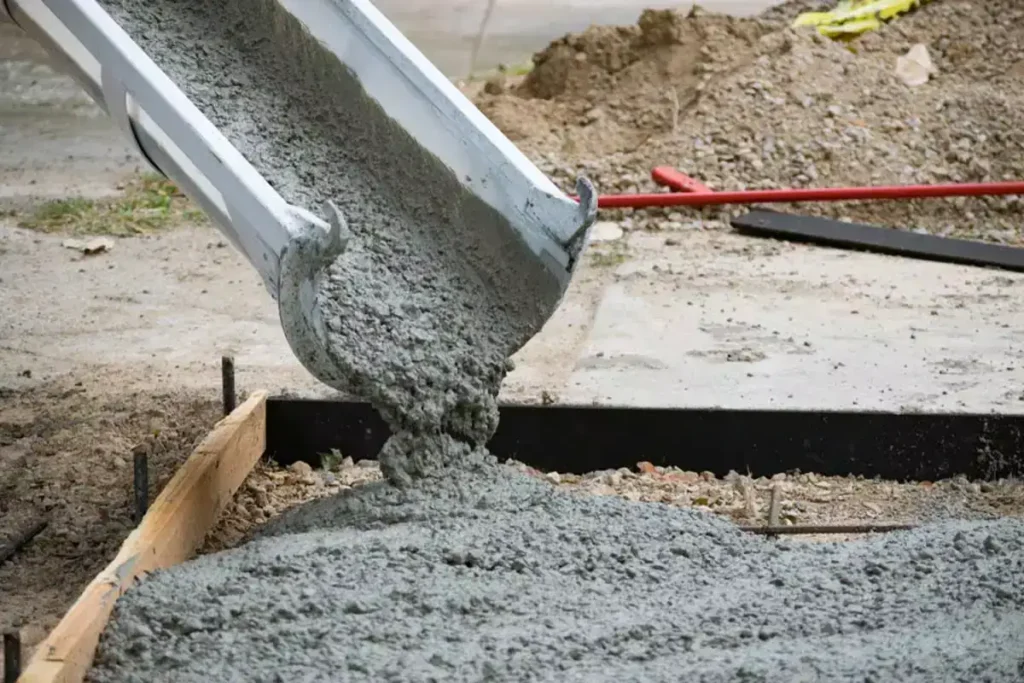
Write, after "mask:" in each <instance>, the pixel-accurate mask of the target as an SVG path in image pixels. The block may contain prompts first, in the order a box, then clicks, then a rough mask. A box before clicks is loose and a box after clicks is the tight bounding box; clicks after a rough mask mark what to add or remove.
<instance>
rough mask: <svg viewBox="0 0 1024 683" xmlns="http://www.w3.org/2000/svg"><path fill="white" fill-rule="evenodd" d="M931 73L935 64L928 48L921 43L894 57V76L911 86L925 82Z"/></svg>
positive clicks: (933, 71)
mask: <svg viewBox="0 0 1024 683" xmlns="http://www.w3.org/2000/svg"><path fill="white" fill-rule="evenodd" d="M933 73H935V65H934V64H933V63H932V58H931V55H929V54H928V48H927V47H925V46H924V45H922V44H921V43H918V44H917V45H914V46H913V47H912V48H910V50H908V51H907V54H905V55H902V56H900V57H897V58H896V77H897V78H899V79H900V80H901V81H903V83H904V84H906V85H907V86H909V87H911V88H915V87H917V86H919V85H924V84H925V83H927V82H928V79H929V78H931V75H932V74H933Z"/></svg>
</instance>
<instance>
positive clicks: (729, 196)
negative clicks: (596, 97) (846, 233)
mask: <svg viewBox="0 0 1024 683" xmlns="http://www.w3.org/2000/svg"><path fill="white" fill-rule="evenodd" d="M1011 194H1024V182H1022V181H1012V182H1004V183H950V184H946V185H894V186H879V187H822V188H809V189H788V190H741V191H737V192H667V193H660V194H619V195H604V196H599V197H598V198H597V205H598V207H600V208H603V209H613V208H634V209H639V208H643V207H649V206H710V205H717V204H774V203H787V202H839V201H850V200H865V199H923V198H928V197H982V196H998V195H1011Z"/></svg>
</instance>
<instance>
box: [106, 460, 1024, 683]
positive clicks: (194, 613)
mask: <svg viewBox="0 0 1024 683" xmlns="http://www.w3.org/2000/svg"><path fill="white" fill-rule="evenodd" d="M1022 572H1024V525H1022V523H1021V522H1020V521H1019V520H1003V521H996V522H983V523H981V522H949V523H945V524H943V525H940V526H933V527H930V528H926V529H921V530H919V531H915V532H912V533H910V532H908V533H893V534H889V535H884V536H878V537H876V538H872V539H870V540H866V541H859V542H851V543H845V544H799V543H797V544H792V545H789V544H786V543H778V544H776V543H773V542H771V541H766V540H762V539H760V538H757V537H753V536H750V535H746V534H744V533H743V532H740V531H738V530H737V529H736V528H735V527H733V526H732V525H731V524H729V523H728V522H725V521H723V520H721V519H719V518H716V517H713V516H710V515H706V514H700V513H696V512H693V511H689V510H681V509H676V508H669V507H666V506H662V505H658V504H644V503H630V502H627V501H624V500H621V499H618V498H600V497H574V496H572V495H569V494H566V493H563V492H559V491H558V490H556V489H554V488H553V487H550V486H548V485H546V484H545V483H544V482H541V481H538V480H536V479H530V478H527V477H526V476H524V475H521V474H518V473H515V472H513V471H511V470H509V469H507V468H505V467H495V466H490V465H486V464H481V465H478V466H477V468H476V469H475V470H470V469H466V470H462V471H458V472H449V473H447V474H446V475H445V476H444V477H443V478H437V479H427V480H423V481H421V482H419V483H418V484H417V485H415V486H413V487H412V488H410V489H408V490H406V491H401V490H399V489H396V488H394V487H391V486H388V485H386V484H371V485H368V486H366V487H363V488H359V489H353V490H351V491H348V492H345V493H344V494H342V495H339V496H336V497H334V498H329V499H324V500H320V501H316V502H314V503H311V504H308V505H306V506H305V507H302V508H299V509H297V510H294V511H293V513H292V514H290V515H286V516H285V517H283V518H281V519H280V520H278V522H277V523H274V524H272V526H271V527H270V528H269V529H267V530H266V533H265V534H264V537H263V538H259V539H257V540H255V541H253V542H251V543H249V544H248V545H246V546H244V547H242V548H238V549H235V550H231V551H227V552H223V553H219V554H217V555H210V556H205V557H201V558H199V559H197V560H195V561H193V562H190V563H188V564H185V565H182V566H179V567H176V568H174V569H173V570H170V571H165V572H161V573H158V574H155V575H153V576H151V577H150V578H148V579H147V580H146V581H145V582H143V583H142V584H141V585H140V586H139V587H138V588H136V589H134V590H132V591H131V592H129V593H128V594H127V595H126V596H124V597H123V598H122V599H121V601H120V602H119V603H118V606H117V608H116V611H115V616H114V620H113V623H112V625H111V626H110V627H109V628H108V630H107V632H106V634H105V635H104V637H103V640H102V643H101V649H100V654H99V658H98V661H97V664H96V666H95V668H94V669H93V672H92V675H91V676H92V680H94V681H97V682H98V683H113V682H115V681H172V680H173V681H211V680H214V681H282V680H287V681H296V680H297V681H319V680H324V681H326V680H335V681H430V680H435V681H527V680H530V681H552V682H556V681H557V682H559V683H561V682H564V681H608V682H612V681H651V682H655V681H779V682H780V683H781V682H783V681H784V682H787V683H788V682H791V681H812V680H813V681H816V680H823V681H851V682H852V681H856V682H857V683H863V682H864V681H905V682H906V681H944V682H947V681H971V682H974V681H980V680H985V681H996V682H998V681H1018V680H1020V676H1021V671H1022V670H1024V584H1022V583H1021V581H1020V577H1021V576H1022V575H1024V574H1022Z"/></svg>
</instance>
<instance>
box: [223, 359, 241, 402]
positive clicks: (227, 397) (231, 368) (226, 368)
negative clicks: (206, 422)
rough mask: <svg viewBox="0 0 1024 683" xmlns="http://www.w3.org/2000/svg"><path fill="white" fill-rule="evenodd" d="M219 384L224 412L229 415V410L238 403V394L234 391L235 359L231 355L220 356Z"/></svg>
mask: <svg viewBox="0 0 1024 683" xmlns="http://www.w3.org/2000/svg"><path fill="white" fill-rule="evenodd" d="M220 385H221V392H222V394H223V402H224V414H225V415H230V414H231V411H233V410H234V409H235V406H237V405H238V395H237V394H236V393H235V359H234V358H232V357H231V356H221V359H220Z"/></svg>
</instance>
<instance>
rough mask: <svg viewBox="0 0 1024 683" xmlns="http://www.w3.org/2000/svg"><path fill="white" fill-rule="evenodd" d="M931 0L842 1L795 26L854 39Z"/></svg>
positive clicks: (807, 15) (798, 20)
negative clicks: (809, 27)
mask: <svg viewBox="0 0 1024 683" xmlns="http://www.w3.org/2000/svg"><path fill="white" fill-rule="evenodd" d="M925 2H928V0H840V2H838V3H837V4H836V6H835V8H834V9H832V10H831V11H829V12H804V13H803V14H801V15H800V16H798V17H797V18H796V20H795V21H794V22H793V27H794V28H798V27H801V26H816V27H817V28H818V32H819V33H821V34H822V35H824V36H828V37H830V38H850V37H853V36H858V35H860V34H862V33H866V32H867V31H874V30H876V29H878V28H879V27H880V26H881V25H882V23H883V22H885V21H890V20H892V19H894V18H896V17H897V16H899V15H901V14H905V13H907V12H909V11H911V10H914V9H917V8H918V7H920V6H921V5H922V4H923V3H925Z"/></svg>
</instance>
